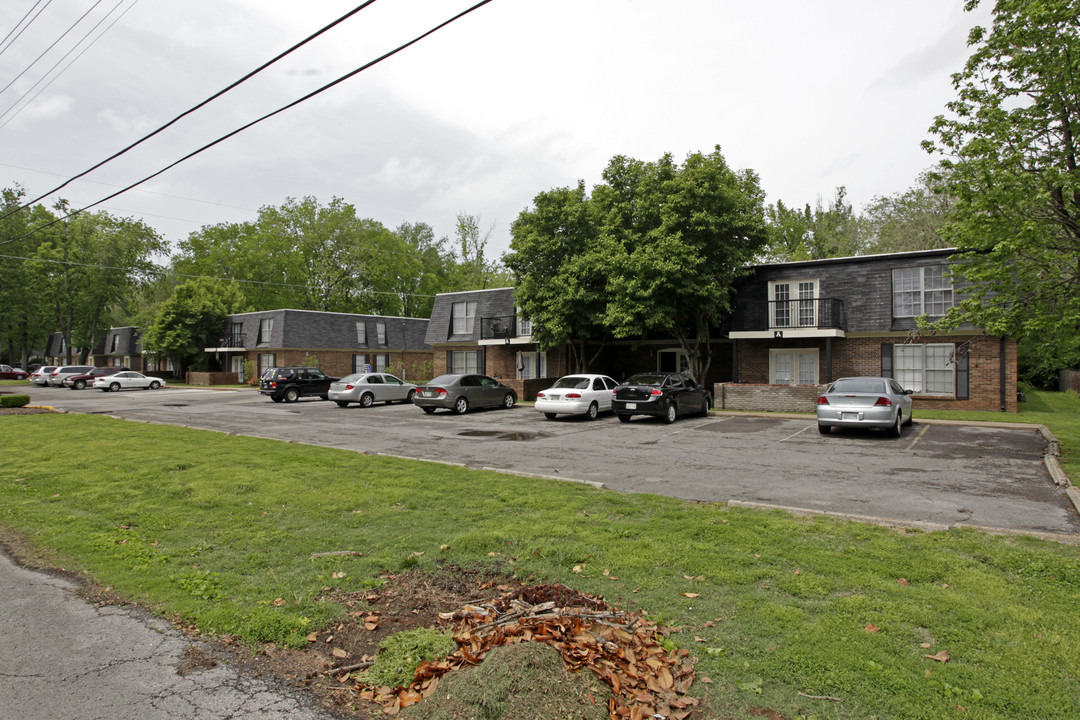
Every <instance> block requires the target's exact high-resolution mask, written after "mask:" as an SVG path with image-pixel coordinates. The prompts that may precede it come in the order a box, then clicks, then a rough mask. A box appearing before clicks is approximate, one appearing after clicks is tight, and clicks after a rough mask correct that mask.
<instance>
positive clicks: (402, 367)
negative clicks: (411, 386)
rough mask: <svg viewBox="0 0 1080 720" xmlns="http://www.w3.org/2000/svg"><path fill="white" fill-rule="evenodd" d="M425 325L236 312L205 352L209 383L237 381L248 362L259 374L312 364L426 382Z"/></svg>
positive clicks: (306, 313)
mask: <svg viewBox="0 0 1080 720" xmlns="http://www.w3.org/2000/svg"><path fill="white" fill-rule="evenodd" d="M427 326H428V321H427V320H426V319H424V318H407V317H391V316H384V315H361V314H354V313H335V312H320V311H315V310H265V311H261V312H250V313H236V314H233V315H229V316H228V317H227V318H226V320H225V325H224V327H223V328H222V332H221V335H220V337H219V338H217V343H216V344H215V345H214V346H212V347H207V348H205V352H206V353H207V355H208V361H209V365H210V367H211V368H214V369H216V371H217V372H216V373H212V379H211V382H237V380H238V379H239V378H242V376H243V372H244V362H251V363H253V364H254V365H255V368H256V372H257V374H258V375H262V373H263V372H265V370H266V369H267V368H271V367H281V366H289V365H305V364H313V365H317V366H318V367H319V368H320V369H321V370H323V371H324V372H325V373H326V374H328V375H332V376H334V377H344V376H345V375H348V374H349V373H353V372H364V371H365V370H366V369H367V368H370V369H371V370H372V371H377V372H390V373H394V374H396V375H399V376H401V377H402V379H404V380H426V379H429V378H430V377H431V372H432V348H431V346H430V345H428V344H427V343H426V342H425V339H424V337H425V335H426V333H427Z"/></svg>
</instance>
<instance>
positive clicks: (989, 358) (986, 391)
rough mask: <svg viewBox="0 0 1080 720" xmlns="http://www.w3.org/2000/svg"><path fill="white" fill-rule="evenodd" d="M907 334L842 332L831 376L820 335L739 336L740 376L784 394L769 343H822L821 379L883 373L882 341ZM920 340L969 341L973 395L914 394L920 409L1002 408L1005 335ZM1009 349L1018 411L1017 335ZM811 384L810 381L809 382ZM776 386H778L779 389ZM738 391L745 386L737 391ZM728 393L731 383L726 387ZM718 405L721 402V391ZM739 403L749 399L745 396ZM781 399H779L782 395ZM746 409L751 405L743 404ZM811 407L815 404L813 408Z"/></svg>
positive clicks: (1010, 390)
mask: <svg viewBox="0 0 1080 720" xmlns="http://www.w3.org/2000/svg"><path fill="white" fill-rule="evenodd" d="M907 341H908V339H907V336H893V337H889V336H878V337H847V338H837V339H834V340H833V341H832V377H828V376H827V368H826V355H825V341H824V340H821V339H805V340H798V341H794V340H793V341H790V342H788V343H785V344H784V345H779V344H778V343H776V342H775V341H770V340H740V341H739V381H740V384H743V385H745V386H746V387H757V388H761V389H759V390H758V391H757V394H759V395H765V394H771V393H774V392H778V393H780V395H781V396H782V395H783V394H784V392H785V391H784V390H783V388H785V387H786V386H782V385H768V384H767V383H768V380H769V349H770V348H778V347H785V348H817V349H818V379H819V380H820V381H822V383H826V384H827V383H828V382H831V381H832V380H835V379H836V378H840V377H845V376H856V375H870V376H880V375H881V346H882V344H883V343H893V344H899V343H904V342H907ZM919 342H930V343H961V344H966V347H967V351H968V399H967V400H957V399H954V398H948V397H935V396H932V395H915V396H913V399H914V401H915V411H916V413H917V412H918V409H919V408H920V407H921V408H925V409H932V410H987V411H992V412H996V411H1000V410H1001V409H1002V385H1001V359H1002V352H1001V351H1002V342H1001V340H1000V338H995V337H989V336H977V335H976V336H972V335H956V336H951V335H949V336H938V335H926V336H923V337H922V338H921V339H920V340H919ZM1004 351H1005V357H1004V360H1005V393H1004V395H1005V397H1004V399H1005V408H1004V409H1005V411H1006V412H1016V391H1017V386H1016V383H1017V377H1016V372H1017V369H1016V341H1015V340H1006V341H1005V342H1004ZM807 387H809V386H807ZM773 388H777V389H776V390H774V389H773ZM738 392H739V397H740V398H741V397H743V393H744V392H749V391H738ZM725 394H726V389H725ZM716 402H717V407H720V404H719V403H720V400H719V395H718V396H717V401H716ZM739 402H740V403H743V402H749V401H745V400H742V399H740V400H739ZM755 402H756V403H757V404H758V405H760V406H761V407H759V408H753V409H762V410H764V409H770V410H771V409H776V408H773V407H765V405H767V404H771V403H772V401H766V400H764V399H760V398H759V399H758V400H757V401H755ZM778 402H779V401H778ZM739 409H743V410H747V409H751V408H749V407H740V408H739ZM810 410H811V411H812V410H813V408H811V409H810Z"/></svg>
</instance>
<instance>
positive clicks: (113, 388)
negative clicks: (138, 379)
mask: <svg viewBox="0 0 1080 720" xmlns="http://www.w3.org/2000/svg"><path fill="white" fill-rule="evenodd" d="M109 392H120V383H116V382H114V383H113V384H112V385H110V386H109Z"/></svg>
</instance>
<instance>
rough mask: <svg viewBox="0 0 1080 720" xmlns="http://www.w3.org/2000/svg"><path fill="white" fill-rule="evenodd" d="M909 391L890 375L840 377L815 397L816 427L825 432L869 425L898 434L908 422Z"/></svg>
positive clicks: (909, 418) (909, 410)
mask: <svg viewBox="0 0 1080 720" xmlns="http://www.w3.org/2000/svg"><path fill="white" fill-rule="evenodd" d="M911 393H912V391H911V390H905V389H904V388H903V387H901V386H900V383H898V382H896V381H895V380H893V379H892V378H882V377H847V378H840V379H839V380H837V381H835V382H834V383H833V384H832V385H830V386H829V389H828V390H826V391H825V394H824V395H822V396H821V397H819V398H818V401H817V423H818V431H819V432H821V433H822V434H823V435H827V434H829V433H830V432H831V431H832V429H833V428H834V427H838V428H856V427H869V428H880V429H883V430H888V431H889V434H891V435H892V436H893V437H900V431H901V429H902V427H903V426H904V425H909V424H910V423H911Z"/></svg>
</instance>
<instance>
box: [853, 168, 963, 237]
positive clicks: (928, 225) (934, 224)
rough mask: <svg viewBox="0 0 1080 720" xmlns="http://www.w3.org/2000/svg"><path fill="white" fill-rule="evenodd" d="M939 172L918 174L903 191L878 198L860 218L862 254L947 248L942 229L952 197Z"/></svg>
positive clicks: (936, 170)
mask: <svg viewBox="0 0 1080 720" xmlns="http://www.w3.org/2000/svg"><path fill="white" fill-rule="evenodd" d="M944 180H945V175H944V174H942V173H941V171H940V169H934V170H927V171H926V172H923V173H920V174H919V176H918V178H917V179H916V181H915V184H914V185H913V186H912V187H910V188H908V189H907V190H905V191H904V192H900V193H894V194H893V195H879V196H877V197H875V198H874V199H873V200H871V201H870V202H869V203H868V204H867V205H866V206H865V207H864V208H863V214H862V216H861V218H860V221H861V223H862V228H863V232H864V233H865V242H866V252H868V253H890V252H907V251H911V250H934V249H936V248H943V247H948V242H947V241H946V240H945V238H944V237H943V236H942V229H943V228H944V227H945V225H946V223H948V221H949V218H950V217H951V214H952V197H951V196H950V195H949V192H948V190H947V188H946V187H945V182H944Z"/></svg>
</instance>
